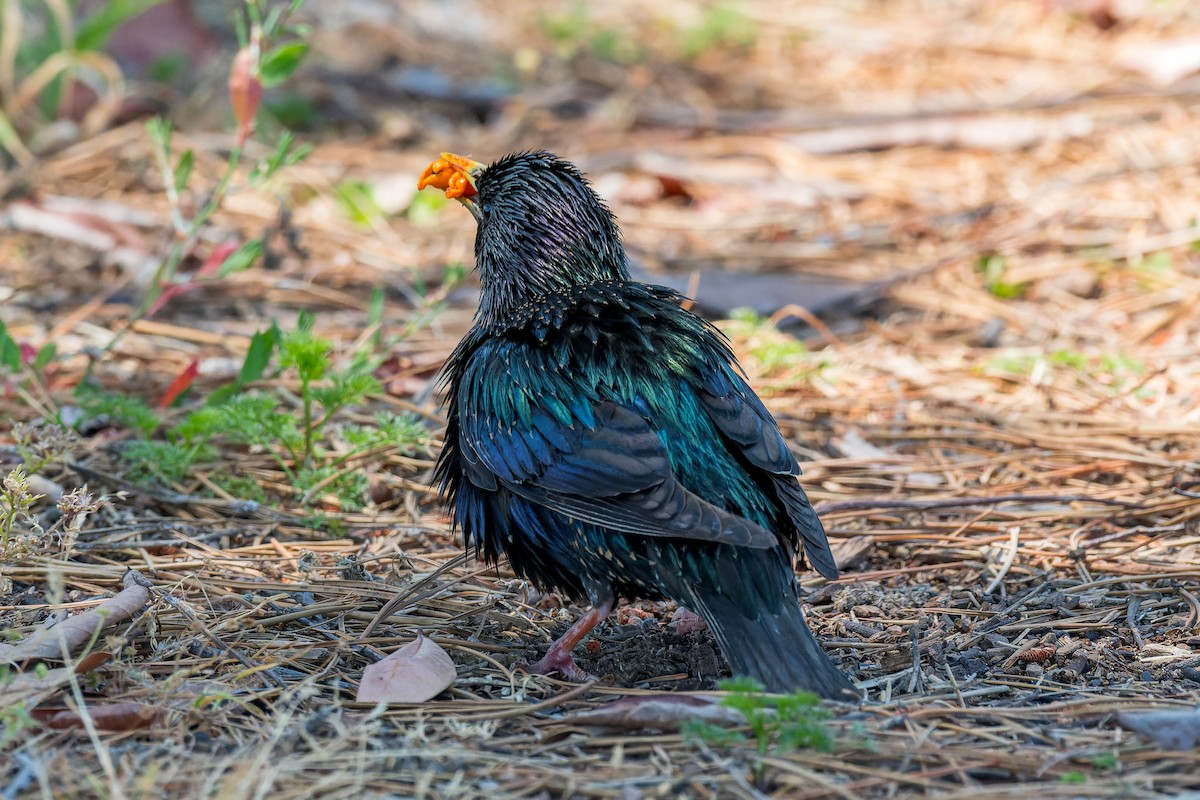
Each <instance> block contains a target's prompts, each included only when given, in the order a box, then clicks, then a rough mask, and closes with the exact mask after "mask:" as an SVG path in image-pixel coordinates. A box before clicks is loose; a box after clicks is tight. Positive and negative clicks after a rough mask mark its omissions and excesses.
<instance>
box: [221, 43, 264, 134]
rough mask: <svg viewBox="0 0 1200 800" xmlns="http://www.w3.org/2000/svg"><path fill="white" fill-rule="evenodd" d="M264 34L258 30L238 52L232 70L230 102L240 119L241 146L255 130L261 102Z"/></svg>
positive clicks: (234, 114)
mask: <svg viewBox="0 0 1200 800" xmlns="http://www.w3.org/2000/svg"><path fill="white" fill-rule="evenodd" d="M260 36H261V33H260V32H259V31H255V33H254V35H252V36H251V38H250V44H248V45H247V46H246V47H243V48H242V49H241V50H239V51H238V54H237V55H236V56H234V58H233V69H232V70H230V73H229V103H230V105H232V106H233V116H234V118H235V119H236V120H237V124H238V134H237V143H238V146H239V147H240V146H241V145H243V144H245V143H246V140H247V139H249V138H250V136H251V135H252V134H253V133H254V117H255V115H256V114H258V107H259V105H260V104H261V103H262V94H263V85H262V77H261V75H260V73H259V57H260V55H261V45H260V43H259V38H260Z"/></svg>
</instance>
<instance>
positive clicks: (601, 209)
mask: <svg viewBox="0 0 1200 800" xmlns="http://www.w3.org/2000/svg"><path fill="white" fill-rule="evenodd" d="M417 185H418V187H419V188H421V189H424V188H426V187H427V186H433V187H436V188H438V189H444V190H445V191H446V196H447V197H452V198H455V199H458V200H459V201H460V202H462V203H463V205H465V206H466V207H467V208H468V209H469V210H470V211H471V213H472V215H474V217H475V219H476V221H477V222H478V223H479V228H478V231H477V233H476V234H475V261H476V265H477V266H478V267H479V272H480V278H481V281H482V284H483V301H482V303H481V306H480V312H481V314H482V315H484V317H485V319H486V318H487V317H489V316H490V317H493V318H494V317H495V316H497V315H503V313H504V312H505V311H506V310H511V309H512V308H515V307H517V306H519V305H521V304H523V303H525V302H528V301H532V300H536V299H537V298H538V297H540V296H542V295H545V294H547V293H549V292H552V291H556V290H560V289H564V288H567V287H569V286H572V285H577V284H587V283H594V282H597V281H610V280H626V279H628V277H629V273H628V270H627V268H626V263H625V248H624V247H623V246H622V244H621V236H620V233H619V232H618V231H617V224H616V221H615V220H614V219H613V215H612V212H611V211H609V210H608V208H607V207H606V206H605V205H604V202H603V201H602V200H601V199H600V198H599V196H597V194H596V192H595V191H594V190H593V189H592V187H591V186H590V185H589V184H588V181H587V179H586V178H585V177H583V173H582V172H580V171H579V168H578V167H576V166H575V165H574V164H572V163H570V162H569V161H564V160H562V159H561V158H559V157H558V156H556V155H553V154H552V153H547V152H544V151H539V152H532V153H515V154H513V155H509V156H505V157H503V158H501V159H499V160H498V161H496V162H495V163H493V164H491V165H490V166H485V165H484V164H480V163H479V162H476V161H471V160H470V159H466V158H463V157H461V156H455V155H452V154H449V153H443V154H442V157H441V158H440V159H438V160H437V161H434V162H433V163H432V164H430V165H429V167H428V168H426V170H425V172H424V174H422V176H421V180H420V182H419V183H418V184H417Z"/></svg>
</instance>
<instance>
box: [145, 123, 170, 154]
mask: <svg viewBox="0 0 1200 800" xmlns="http://www.w3.org/2000/svg"><path fill="white" fill-rule="evenodd" d="M146 135H147V136H149V137H150V141H151V142H152V143H153V144H154V146H155V147H156V148H158V149H159V150H160V151H162V152H164V153H169V152H171V122H170V120H167V119H164V118H163V117H151V118H150V119H148V120H146Z"/></svg>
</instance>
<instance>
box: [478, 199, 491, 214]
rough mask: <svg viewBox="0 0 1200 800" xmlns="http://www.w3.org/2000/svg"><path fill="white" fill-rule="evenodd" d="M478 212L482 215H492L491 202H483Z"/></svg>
mask: <svg viewBox="0 0 1200 800" xmlns="http://www.w3.org/2000/svg"><path fill="white" fill-rule="evenodd" d="M479 210H480V211H482V212H483V213H484V214H490V213H492V201H491V200H484V201H483V202H482V203H480V204H479Z"/></svg>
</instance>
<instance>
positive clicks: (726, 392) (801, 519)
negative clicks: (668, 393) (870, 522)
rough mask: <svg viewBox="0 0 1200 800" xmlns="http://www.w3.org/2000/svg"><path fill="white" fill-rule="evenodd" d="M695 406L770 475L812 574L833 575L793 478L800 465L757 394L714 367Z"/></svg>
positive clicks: (818, 529) (824, 541) (824, 540)
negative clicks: (810, 566)
mask: <svg viewBox="0 0 1200 800" xmlns="http://www.w3.org/2000/svg"><path fill="white" fill-rule="evenodd" d="M701 389H702V391H701V393H700V401H701V403H702V404H703V406H704V410H705V411H706V412H707V413H708V416H709V418H710V419H711V420H712V421H713V423H714V424H715V425H716V426H717V428H718V429H719V430H720V431H721V433H723V434H724V435H725V436H726V437H728V438H729V439H730V440H731V441H732V442H733V443H734V444H736V445H737V446H738V447H739V448H740V449H741V452H742V455H743V456H745V458H746V460H747V461H748V462H750V464H751V465H752V466H755V467H757V468H759V469H761V470H764V471H765V472H768V473H770V474H771V475H772V476H773V477H774V480H773V481H772V483H773V484H774V487H775V493H776V495H777V496H778V498H779V501H780V502H781V503H783V506H784V508H786V509H787V514H788V518H789V519H791V521H792V525H793V526H794V527H795V529H796V532H797V533H798V534H799V535H800V539H801V541H802V542H803V545H804V554H805V555H806V556H807V557H808V560H809V563H810V564H812V566H813V569H815V570H816V571H817V572H819V573H821V574H822V575H824V576H825V577H826V578H829V579H830V580H832V579H834V578H836V577H837V576H838V569H837V564H836V563H835V562H834V558H833V553H832V552H831V551H830V549H829V539H828V537H826V535H825V528H824V526H822V525H821V520H820V519H819V518H818V517H817V513H816V511H814V510H813V507H812V504H811V503H809V501H808V497H807V495H805V494H804V489H803V488H801V486H800V483H799V481H797V480H796V476H797V475H799V474H800V465H799V464H798V463H797V462H796V457H795V456H793V455H792V451H791V450H789V449H788V446H787V442H785V441H784V439H783V434H781V433H780V432H779V426H778V424H776V422H775V418H774V417H772V416H771V412H769V411H767V409H766V407H765V406H764V405H763V404H762V401H761V400H759V399H758V395H756V394H755V393H754V390H753V389H751V388H750V387H749V386H748V385H747V384H746V382H745V381H744V380H743V379H742V377H741V376H740V375H738V374H737V373H736V372H734V371H733V370H731V369H729V368H727V367H725V366H724V365H720V366H717V367H716V368H715V369H713V370H712V371H711V372H710V373H709V377H708V379H707V380H706V381H704V383H703V385H702V386H701Z"/></svg>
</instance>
